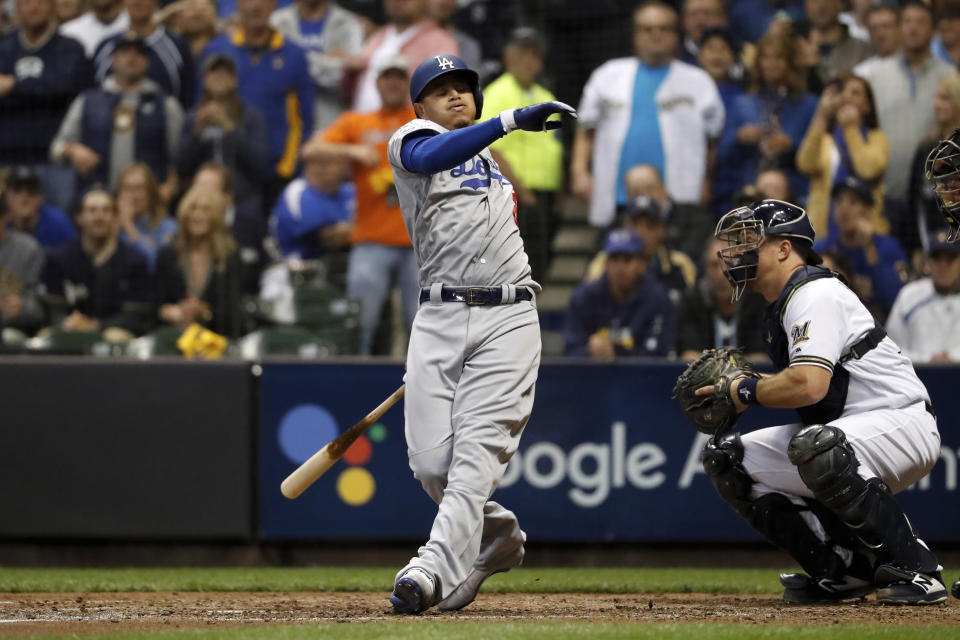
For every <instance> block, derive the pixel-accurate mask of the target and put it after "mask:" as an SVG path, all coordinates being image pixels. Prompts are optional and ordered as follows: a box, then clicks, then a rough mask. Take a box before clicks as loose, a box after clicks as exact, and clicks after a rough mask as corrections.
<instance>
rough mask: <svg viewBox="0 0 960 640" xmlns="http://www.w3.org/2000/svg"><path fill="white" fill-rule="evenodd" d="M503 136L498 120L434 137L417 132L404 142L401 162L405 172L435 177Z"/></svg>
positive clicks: (401, 149) (497, 118)
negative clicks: (434, 175)
mask: <svg viewBox="0 0 960 640" xmlns="http://www.w3.org/2000/svg"><path fill="white" fill-rule="evenodd" d="M418 134H422V135H418ZM504 135H506V134H505V133H504V131H503V125H502V124H501V123H500V117H499V116H497V117H494V118H490V119H489V120H487V121H486V122H481V123H479V124H474V125H471V126H469V127H464V128H463V129H454V130H453V131H446V132H444V133H438V134H436V135H431V134H430V132H429V131H419V132H416V133H414V134H412V135H411V136H409V137H407V138H406V139H405V140H404V141H403V146H402V147H401V148H400V161H401V162H402V163H403V167H404V168H405V169H406V170H407V171H413V172H414V173H426V174H430V173H438V172H440V171H446V170H447V169H452V168H453V167H455V166H457V165H459V164H462V163H464V162H466V161H467V160H469V159H470V158H472V157H473V156H475V155H477V154H478V153H480V152H481V151H483V149H484V148H486V147H488V146H489V145H490V143H491V142H494V141H495V140H497V139H499V138H502V137H503V136H504Z"/></svg>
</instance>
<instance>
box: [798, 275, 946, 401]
mask: <svg viewBox="0 0 960 640" xmlns="http://www.w3.org/2000/svg"><path fill="white" fill-rule="evenodd" d="M873 326H874V320H873V316H871V315H870V312H869V311H867V308H866V307H864V306H863V303H861V302H860V300H859V299H858V298H857V296H856V295H855V294H854V293H853V292H852V291H851V290H850V289H848V288H847V287H846V286H845V285H844V284H843V283H842V282H840V281H839V280H837V279H836V278H821V279H819V280H814V281H812V282H808V283H807V284H804V285H803V286H801V287H800V288H799V289H797V290H796V291H795V292H794V294H793V296H792V297H791V298H790V299H789V300H788V301H787V304H786V310H785V311H784V314H783V329H784V331H785V332H786V334H787V345H788V349H789V354H790V366H791V367H792V366H797V365H814V366H818V367H823V368H824V369H827V370H828V371H831V372H832V371H833V369H834V367H835V366H836V364H837V363H838V362H839V361H840V358H841V357H842V356H845V355H846V354H847V353H848V352H849V350H850V347H851V346H853V345H854V344H856V343H857V342H859V341H860V340H861V339H862V338H863V337H864V336H865V335H866V334H867V332H868V331H870V330H871V329H872V328H873ZM843 367H844V369H846V370H847V372H848V373H849V374H850V385H849V387H848V390H847V403H846V406H845V407H844V411H843V415H844V416H848V415H852V414H857V413H863V412H865V411H873V410H875V409H902V408H905V407H909V406H911V405H914V404H916V403H918V402H921V401H927V402H929V400H930V397H929V395H928V394H927V389H926V387H924V386H923V383H922V382H921V381H920V379H919V378H918V377H917V374H916V372H915V371H914V370H913V365H912V364H911V363H910V360H909V359H908V358H907V357H906V356H904V355H903V354H902V353H900V347H898V346H897V344H896V343H895V342H894V341H893V340H892V339H891V338H890V337H889V336H888V337H886V338H884V339H883V341H882V342H880V344H879V345H877V347H876V348H874V349H871V350H870V351H869V352H867V353H866V354H865V355H864V356H863V357H862V358H860V359H859V360H856V359H851V360H848V361H847V362H845V363H844V364H843Z"/></svg>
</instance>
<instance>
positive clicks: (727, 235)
mask: <svg viewBox="0 0 960 640" xmlns="http://www.w3.org/2000/svg"><path fill="white" fill-rule="evenodd" d="M714 235H715V236H716V237H717V239H719V240H723V241H724V242H726V243H727V246H726V247H725V248H723V249H721V250H720V251H719V252H718V255H719V256H720V259H721V260H722V261H723V273H724V275H725V276H727V280H729V281H730V284H731V285H733V299H734V300H736V299H738V298H739V297H740V296H741V295H742V294H743V290H744V288H745V287H746V284H747V282H749V281H750V280H754V279H756V277H757V264H758V262H759V260H760V254H759V249H760V245H761V244H763V241H764V238H766V236H782V237H787V238H790V239H792V240H797V241H800V242H802V243H804V244H806V245H807V258H806V260H807V263H808V264H820V263H821V262H822V260H821V259H820V256H818V255H817V254H816V253H815V252H814V251H813V249H812V246H813V241H814V237H815V234H814V232H813V225H812V224H810V217H809V216H808V215H807V212H806V211H804V210H803V209H802V208H801V207H798V206H797V205H795V204H790V203H789V202H783V201H782V200H773V199H767V200H761V201H760V202H754V203H752V204H749V205H747V206H745V207H738V208H736V209H734V210H733V211H730V212H729V213H727V214H725V215H724V216H723V217H722V218H720V220H719V222H717V229H716V231H715V232H714Z"/></svg>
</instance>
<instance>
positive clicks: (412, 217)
mask: <svg viewBox="0 0 960 640" xmlns="http://www.w3.org/2000/svg"><path fill="white" fill-rule="evenodd" d="M422 130H428V131H433V132H436V133H445V132H446V131H447V129H445V128H444V127H442V126H440V125H439V124H437V123H435V122H432V121H430V120H421V119H417V120H412V121H411V122H408V123H407V124H405V125H404V126H402V127H401V128H400V129H398V130H397V131H396V132H395V133H394V134H393V136H392V137H391V138H390V142H389V145H388V154H389V158H390V164H391V165H392V167H393V175H394V183H395V185H396V187H397V195H398V196H399V198H400V208H401V209H402V210H403V221H404V224H405V225H406V227H407V233H408V234H409V236H410V241H411V242H412V243H413V250H414V253H416V256H417V264H418V265H420V286H421V287H428V286H430V285H431V284H433V283H436V282H440V283H443V284H446V285H451V286H500V285H504V284H515V285H524V286H527V287H530V288H531V289H532V290H533V291H534V292H536V293H539V292H540V285H539V284H537V283H536V282H535V281H534V280H533V279H532V278H531V276H530V265H529V264H528V262H527V255H526V253H524V251H523V240H521V238H520V231H519V229H518V228H517V222H516V196H515V194H514V191H513V185H512V184H510V181H509V180H507V179H506V178H505V177H503V175H501V173H500V167H498V166H497V163H496V162H495V161H494V160H493V156H491V155H490V150H489V149H484V150H483V151H481V152H480V153H479V154H477V155H475V156H473V157H472V158H470V159H469V160H467V161H466V162H464V163H463V164H461V165H459V166H457V167H454V168H452V169H448V170H446V171H440V172H438V173H434V174H430V175H427V174H422V173H413V172H411V171H407V170H406V169H405V168H404V166H403V163H402V162H401V160H400V149H401V146H402V144H403V140H404V138H406V137H407V136H409V135H410V134H412V133H415V132H417V131H422Z"/></svg>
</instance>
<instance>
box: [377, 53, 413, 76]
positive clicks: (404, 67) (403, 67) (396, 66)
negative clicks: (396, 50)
mask: <svg viewBox="0 0 960 640" xmlns="http://www.w3.org/2000/svg"><path fill="white" fill-rule="evenodd" d="M387 71H402V72H403V73H405V74H406V75H410V64H409V63H408V62H407V59H406V58H404V57H403V56H390V57H389V58H387V59H386V60H384V61H383V62H381V63H380V64H378V65H377V76H381V75H383V74H384V73H386V72H387Z"/></svg>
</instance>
